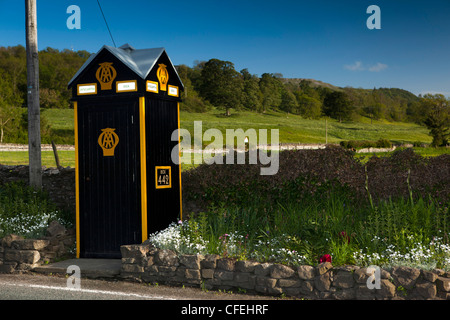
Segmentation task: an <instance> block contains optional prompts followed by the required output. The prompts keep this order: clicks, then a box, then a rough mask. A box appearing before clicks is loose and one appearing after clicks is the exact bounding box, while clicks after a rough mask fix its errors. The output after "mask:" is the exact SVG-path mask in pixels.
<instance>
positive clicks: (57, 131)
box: [0, 109, 450, 168]
mask: <svg viewBox="0 0 450 320" xmlns="http://www.w3.org/2000/svg"><path fill="white" fill-rule="evenodd" d="M41 114H42V115H43V116H44V117H45V118H46V120H47V122H48V123H49V124H50V126H51V128H52V134H53V135H54V137H52V138H54V140H55V141H58V139H59V138H61V137H62V138H61V140H62V141H64V143H69V144H73V141H74V133H73V132H74V131H73V125H74V123H73V121H74V120H73V110H72V109H44V110H42V113H41ZM180 118H181V127H182V128H185V129H187V130H189V131H190V132H191V136H192V137H193V134H194V132H193V130H194V121H202V127H203V131H205V130H207V129H210V128H217V129H219V130H221V131H222V132H223V133H224V132H225V130H226V129H243V130H244V131H245V130H247V129H251V128H253V129H256V130H257V129H268V131H270V129H279V134H280V143H305V144H307V143H325V118H323V119H319V120H307V119H303V118H302V117H301V116H298V115H292V114H286V113H282V112H267V113H265V114H261V113H255V112H250V111H232V114H231V116H229V117H226V116H224V113H223V110H218V109H213V110H211V111H209V112H206V113H190V112H183V111H182V112H181V116H180ZM326 123H327V131H328V143H339V142H340V141H342V140H378V139H388V140H390V141H391V142H393V143H395V144H402V143H414V142H416V141H421V142H424V143H430V142H431V137H430V136H429V135H428V130H427V129H426V128H425V127H422V126H419V125H416V124H412V123H402V122H388V121H385V120H384V121H373V123H372V124H371V122H370V119H368V118H364V117H363V118H360V119H359V121H358V122H342V123H339V122H338V121H336V120H333V119H327V120H326ZM224 136H225V134H224ZM209 143H210V142H209V141H206V142H205V144H206V145H207V144H209ZM269 143H270V141H269ZM415 151H416V152H418V153H419V154H422V155H424V156H436V155H439V154H442V153H449V152H450V149H449V148H440V149H435V148H415ZM58 154H59V158H60V162H61V165H62V166H65V167H66V166H71V167H74V165H75V153H74V152H73V151H59V152H58ZM379 155H380V156H384V155H386V154H379ZM370 156H371V155H370V154H358V157H359V158H361V160H363V161H365V160H367V159H368V158H369V157H370ZM0 163H1V164H9V165H18V164H28V153H27V152H26V151H15V152H11V151H4V152H0ZM42 164H43V165H44V166H47V167H55V160H54V156H53V152H52V151H43V152H42ZM188 167H190V166H189V165H186V166H185V168H188Z"/></svg>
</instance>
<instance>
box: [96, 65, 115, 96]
mask: <svg viewBox="0 0 450 320" xmlns="http://www.w3.org/2000/svg"><path fill="white" fill-rule="evenodd" d="M112 64H113V63H112V62H103V63H100V67H99V68H98V69H97V72H96V73H95V77H96V78H97V80H98V82H100V86H101V88H102V90H111V88H112V82H113V81H114V79H115V78H116V76H117V72H116V69H114V68H113V67H112Z"/></svg>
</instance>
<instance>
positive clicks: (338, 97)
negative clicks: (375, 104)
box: [323, 91, 354, 122]
mask: <svg viewBox="0 0 450 320" xmlns="http://www.w3.org/2000/svg"><path fill="white" fill-rule="evenodd" d="M353 109H354V107H353V102H352V101H351V100H350V98H349V97H348V95H347V94H346V93H345V92H340V91H333V92H331V93H329V94H328V95H327V96H326V97H325V99H324V101H323V112H324V114H325V115H327V116H329V117H331V118H334V119H338V120H339V122H342V120H349V119H351V117H352V112H353Z"/></svg>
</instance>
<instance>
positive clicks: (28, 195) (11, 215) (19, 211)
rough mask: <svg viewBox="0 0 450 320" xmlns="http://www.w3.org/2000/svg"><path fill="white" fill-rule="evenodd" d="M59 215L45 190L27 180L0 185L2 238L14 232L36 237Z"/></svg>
mask: <svg viewBox="0 0 450 320" xmlns="http://www.w3.org/2000/svg"><path fill="white" fill-rule="evenodd" d="M60 217H61V213H59V212H58V211H57V209H56V206H55V205H54V204H53V203H52V202H51V201H50V200H49V199H48V195H47V194H45V193H44V192H42V191H38V190H35V189H33V188H31V187H29V186H26V185H25V184H24V183H9V184H5V185H0V237H3V236H4V235H7V234H11V233H14V234H18V235H22V236H24V237H30V238H33V237H36V236H38V235H41V234H42V232H43V231H44V230H45V228H46V227H47V226H48V224H49V222H50V221H52V220H57V219H60ZM61 222H63V221H61ZM63 223H64V224H65V222H63Z"/></svg>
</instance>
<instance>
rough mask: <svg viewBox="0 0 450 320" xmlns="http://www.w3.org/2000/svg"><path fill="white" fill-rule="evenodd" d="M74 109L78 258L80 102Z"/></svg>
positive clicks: (78, 245) (74, 104)
mask: <svg viewBox="0 0 450 320" xmlns="http://www.w3.org/2000/svg"><path fill="white" fill-rule="evenodd" d="M73 110H74V129H75V130H74V131H75V208H76V209H75V211H76V222H75V224H76V241H77V258H79V257H80V183H79V165H78V163H79V162H78V103H77V102H76V101H75V102H74V103H73Z"/></svg>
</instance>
